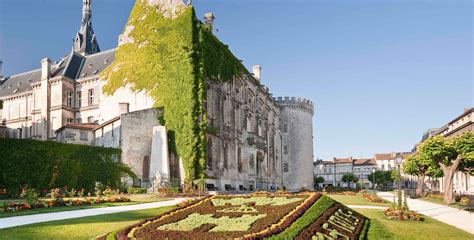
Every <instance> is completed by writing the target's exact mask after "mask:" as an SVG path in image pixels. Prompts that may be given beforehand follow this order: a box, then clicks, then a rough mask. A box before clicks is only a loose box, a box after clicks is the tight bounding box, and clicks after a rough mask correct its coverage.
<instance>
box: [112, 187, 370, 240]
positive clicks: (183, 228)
mask: <svg viewBox="0 0 474 240" xmlns="http://www.w3.org/2000/svg"><path fill="white" fill-rule="evenodd" d="M315 222H318V223H319V222H320V223H321V226H322V225H323V224H326V225H327V226H326V228H321V226H320V227H319V228H318V227H317V226H316V225H314V223H315ZM364 223H365V218H364V217H363V216H361V215H360V214H357V213H353V212H351V211H350V210H349V209H347V208H345V207H344V206H343V205H341V204H339V203H337V202H336V201H334V200H332V199H331V198H329V197H326V196H323V195H322V194H321V193H309V192H307V193H298V194H290V193H262V192H259V193H256V194H251V195H222V196H208V197H205V198H203V199H201V200H195V201H190V202H185V203H184V204H182V205H181V206H178V208H176V209H174V210H172V211H169V212H167V213H164V214H161V215H159V216H156V217H154V218H151V219H147V220H145V221H142V222H140V223H137V224H134V225H132V226H130V227H127V228H125V229H123V230H122V231H119V232H118V233H116V234H114V235H112V236H109V238H107V239H110V237H112V238H115V239H235V238H239V239H264V238H274V239H292V238H300V239H305V237H306V236H310V237H309V238H311V237H312V236H314V235H316V234H317V233H321V234H323V235H327V236H333V235H334V234H339V235H337V236H347V237H349V238H351V239H354V238H357V237H358V236H359V234H360V232H361V231H362V228H363V225H364Z"/></svg>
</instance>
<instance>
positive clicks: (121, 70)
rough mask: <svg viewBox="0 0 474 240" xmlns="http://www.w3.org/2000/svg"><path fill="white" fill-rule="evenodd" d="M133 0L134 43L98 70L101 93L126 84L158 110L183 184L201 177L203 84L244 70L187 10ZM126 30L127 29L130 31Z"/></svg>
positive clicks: (204, 127)
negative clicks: (166, 11)
mask: <svg viewBox="0 0 474 240" xmlns="http://www.w3.org/2000/svg"><path fill="white" fill-rule="evenodd" d="M158 8H159V6H158V7H156V6H155V7H154V6H149V5H148V4H147V3H146V1H137V2H136V3H135V6H134V7H133V10H132V13H131V15H130V17H129V20H128V22H127V27H126V28H125V29H126V30H127V28H129V27H133V29H132V30H131V31H130V33H129V36H130V37H131V39H133V42H131V43H126V44H123V45H121V46H119V48H118V50H117V51H116V56H115V61H114V62H113V63H112V64H111V65H110V66H109V67H108V68H107V69H106V70H105V71H103V72H102V75H101V76H102V79H105V80H106V81H107V83H106V84H105V86H104V92H105V93H107V94H110V95H112V94H113V93H114V92H115V91H116V90H117V89H119V88H121V87H125V86H128V87H130V88H131V89H132V90H134V91H145V92H146V93H147V94H148V95H149V96H151V97H152V98H153V99H154V101H155V104H154V105H155V106H156V107H162V108H163V116H162V119H160V120H161V122H162V123H163V124H164V125H165V126H166V128H167V131H168V139H169V144H168V145H169V147H170V151H171V152H173V153H174V154H176V155H177V156H178V157H179V158H180V159H181V160H182V162H183V167H184V170H185V183H186V184H187V185H188V186H189V185H191V184H192V182H193V180H194V179H202V178H204V169H205V161H206V159H205V157H206V136H205V134H206V112H205V108H204V106H205V99H206V90H207V88H206V84H205V80H216V81H229V80H231V79H232V78H233V77H234V76H236V75H241V74H244V73H246V72H247V70H246V69H245V67H244V66H243V65H242V64H241V63H240V61H239V60H238V59H236V58H235V57H234V55H232V53H231V52H230V51H229V49H228V47H227V46H226V45H224V44H222V43H221V42H220V41H219V40H218V39H217V38H216V37H215V36H214V35H213V34H212V31H211V29H210V27H208V26H207V25H204V24H202V23H201V22H200V21H199V20H197V18H196V16H195V12H194V9H193V8H192V7H184V6H183V7H182V9H181V10H180V11H181V12H180V13H178V14H177V16H176V17H175V18H168V17H164V16H163V13H162V12H161V10H158ZM129 29H130V28H129ZM126 30H125V31H126Z"/></svg>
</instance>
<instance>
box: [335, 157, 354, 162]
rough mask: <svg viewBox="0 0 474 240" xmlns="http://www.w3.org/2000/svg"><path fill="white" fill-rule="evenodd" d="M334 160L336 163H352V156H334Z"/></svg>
mask: <svg viewBox="0 0 474 240" xmlns="http://www.w3.org/2000/svg"><path fill="white" fill-rule="evenodd" d="M334 162H336V163H352V158H351V157H349V158H334Z"/></svg>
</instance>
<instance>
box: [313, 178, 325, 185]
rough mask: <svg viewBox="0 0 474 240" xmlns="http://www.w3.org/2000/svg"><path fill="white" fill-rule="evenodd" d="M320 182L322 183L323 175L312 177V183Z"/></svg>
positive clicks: (317, 183)
mask: <svg viewBox="0 0 474 240" xmlns="http://www.w3.org/2000/svg"><path fill="white" fill-rule="evenodd" d="M321 183H324V177H322V176H317V177H314V184H315V185H316V186H318V185H319V184H321Z"/></svg>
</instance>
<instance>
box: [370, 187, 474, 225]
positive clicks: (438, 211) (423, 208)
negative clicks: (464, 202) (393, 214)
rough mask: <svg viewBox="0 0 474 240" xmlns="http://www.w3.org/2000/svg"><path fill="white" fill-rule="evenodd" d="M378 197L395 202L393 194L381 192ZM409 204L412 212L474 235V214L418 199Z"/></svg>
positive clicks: (410, 201)
mask: <svg viewBox="0 0 474 240" xmlns="http://www.w3.org/2000/svg"><path fill="white" fill-rule="evenodd" d="M377 195H378V196H380V197H381V198H383V199H385V200H388V201H390V202H392V201H393V193H389V192H379V193H377ZM407 203H408V207H409V208H410V210H413V211H416V212H418V213H421V214H423V215H426V216H428V217H431V218H434V219H436V220H438V221H440V222H444V223H446V224H449V225H452V226H455V227H457V228H460V229H462V230H464V231H466V232H469V233H471V234H474V214H471V213H469V212H467V211H463V210H459V209H457V208H452V207H448V206H445V205H441V204H436V203H431V202H427V201H423V200H417V199H410V198H408V199H407Z"/></svg>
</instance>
